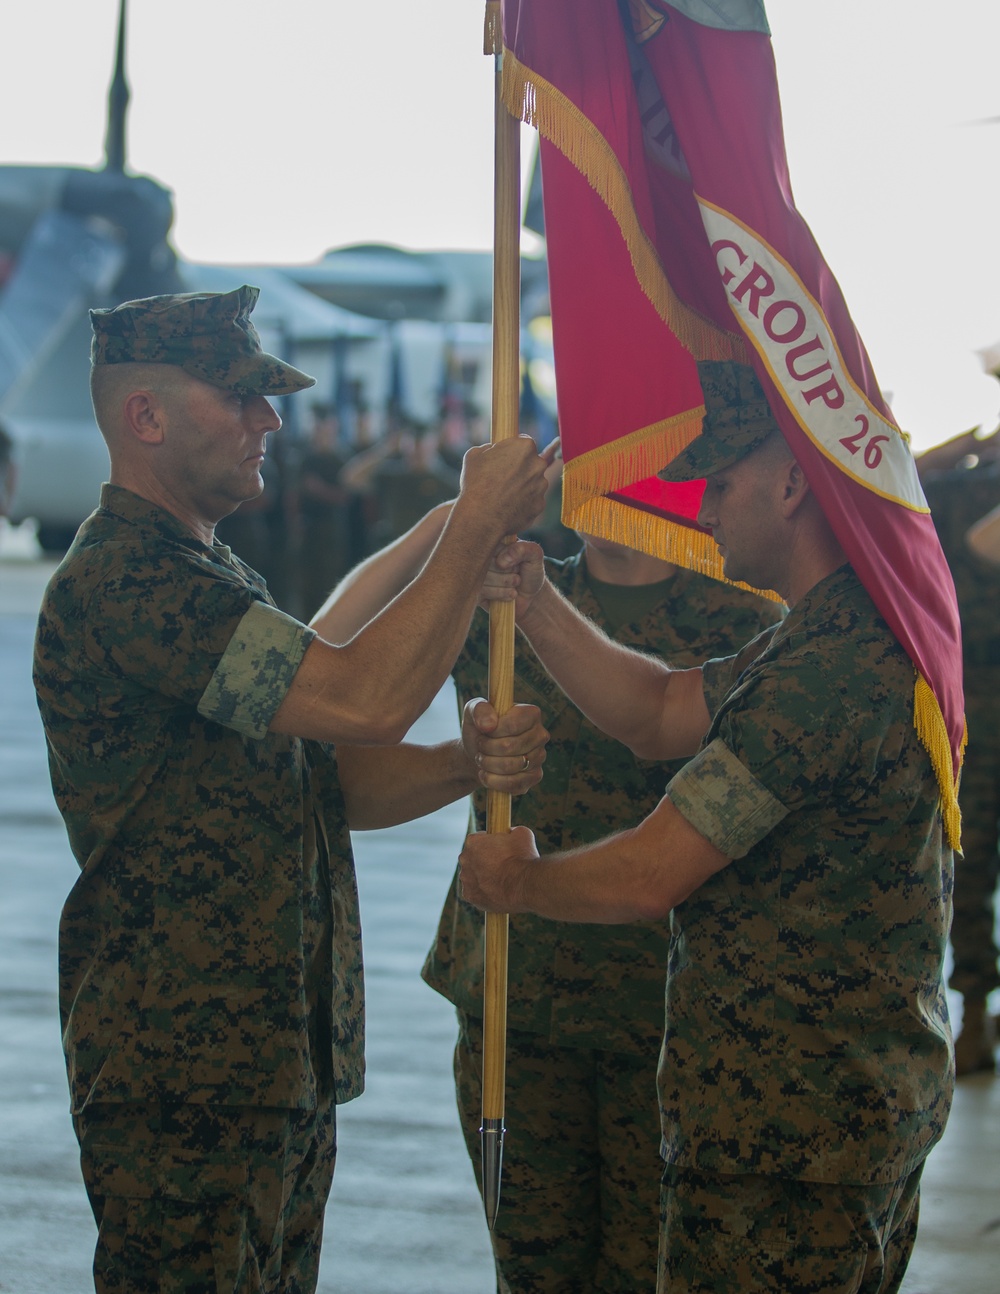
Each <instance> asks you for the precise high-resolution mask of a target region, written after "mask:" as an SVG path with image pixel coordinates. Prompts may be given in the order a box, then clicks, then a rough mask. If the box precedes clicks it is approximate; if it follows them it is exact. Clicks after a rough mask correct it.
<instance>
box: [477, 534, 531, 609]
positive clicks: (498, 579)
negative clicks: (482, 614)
mask: <svg viewBox="0 0 1000 1294" xmlns="http://www.w3.org/2000/svg"><path fill="white" fill-rule="evenodd" d="M544 585H545V553H544V552H543V550H542V547H541V545H540V544H535V543H532V542H531V541H530V540H527V539H517V540H515V541H514V542H513V543H509V544H501V545H500V547H499V548H498V549H497V551H496V555H495V556H494V558H493V564H492V565H491V566H490V569H489V571H488V572H487V574H486V580H485V582H484V583H483V591H482V593H481V594H480V601H481V602H482V603H483V604H484V605H486V604H488V603H490V602H511V601H515V603H516V605H515V608H514V614H515V617H516V619H517V620H518V622H520V621H522V620H523V619H524V617H525V614H526V613H527V611H528V607H529V606H530V604H531V601H532V599H533V598H534V597H535V596H536V595H537V594H538V593H540V592H541V590H542V588H543V586H544Z"/></svg>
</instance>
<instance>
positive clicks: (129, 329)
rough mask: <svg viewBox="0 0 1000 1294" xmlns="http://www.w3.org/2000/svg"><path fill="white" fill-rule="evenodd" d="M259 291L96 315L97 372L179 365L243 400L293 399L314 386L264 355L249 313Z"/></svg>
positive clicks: (128, 304)
mask: <svg viewBox="0 0 1000 1294" xmlns="http://www.w3.org/2000/svg"><path fill="white" fill-rule="evenodd" d="M259 295H260V289H259V288H254V287H250V286H248V285H247V284H244V285H243V287H241V288H235V289H234V290H233V291H232V292H186V293H181V294H176V295H172V296H159V297H143V298H142V299H140V300H138V301H124V302H123V303H122V304H121V305H118V306H115V307H114V308H113V309H110V310H91V312H90V322H91V325H92V327H93V329H94V340H93V343H92V345H91V350H90V361H91V363H92V364H93V365H95V366H96V365H98V364H174V365H176V366H177V367H178V368H182V369H183V370H184V372H185V373H190V374H191V376H192V377H197V378H201V380H202V381H203V382H210V383H211V384H212V385H213V386H219V387H222V388H223V389H224V390H227V391H236V392H237V393H238V394H240V395H291V393H292V392H293V391H301V390H303V389H304V388H305V387H307V386H313V385H315V382H316V379H315V378H314V377H309V375H308V374H307V373H302V372H300V371H299V370H298V369H297V368H293V367H292V365H291V364H286V363H285V361H284V360H282V359H278V357H277V356H276V355H269V354H268V353H267V352H266V351H265V350H263V349H262V348H261V344H260V338H259V337H258V335H257V329H256V328H255V327H254V326H253V324H252V323H251V322H250V311H251V310H252V309H253V308H254V306H255V305H256V304H257V297H258V296H259Z"/></svg>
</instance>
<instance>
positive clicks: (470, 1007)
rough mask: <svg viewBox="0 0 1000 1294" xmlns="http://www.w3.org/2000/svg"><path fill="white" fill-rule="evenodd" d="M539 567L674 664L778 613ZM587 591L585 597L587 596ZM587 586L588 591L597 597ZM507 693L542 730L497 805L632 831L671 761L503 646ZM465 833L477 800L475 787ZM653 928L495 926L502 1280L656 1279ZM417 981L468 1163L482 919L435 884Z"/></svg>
mask: <svg viewBox="0 0 1000 1294" xmlns="http://www.w3.org/2000/svg"><path fill="white" fill-rule="evenodd" d="M546 566H547V569H548V574H549V578H550V579H551V580H552V581H553V583H554V584H555V585H556V586H557V587H558V588H559V589H560V590H561V591H562V592H563V593H564V594H565V595H566V596H567V597H568V598H569V600H570V601H571V602H573V604H574V605H575V606H577V607H579V609H580V610H581V611H582V612H583V613H584V614H585V615H587V616H589V617H590V618H591V619H593V620H595V621H596V622H597V623H598V624H599V625H601V627H602V628H604V629H605V630H606V631H607V632H609V633H610V634H611V635H612V636H613V637H614V638H615V640H616V641H618V642H621V643H626V644H628V645H629V646H632V647H638V648H640V649H642V650H644V651H649V652H652V653H655V654H656V655H658V656H662V657H664V658H666V659H667V660H668V661H670V662H671V663H672V664H675V665H678V666H681V667H686V666H690V665H695V664H698V663H700V662H701V661H703V660H704V659H705V658H706V657H708V656H712V655H715V654H719V653H722V652H730V651H733V650H734V649H735V648H736V647H737V646H738V645H740V644H742V643H744V642H746V641H747V639H748V638H751V637H752V636H753V635H754V634H756V633H757V632H758V631H759V630H760V629H761V628H762V627H764V626H765V625H770V624H772V623H773V622H774V621H775V620H776V619H777V618H778V617H779V616H780V611H779V609H778V606H777V604H775V603H773V602H768V601H765V600H764V599H763V598H760V597H757V596H755V595H753V594H749V593H744V592H742V591H740V590H738V589H734V588H731V587H728V586H726V585H723V584H721V583H719V582H718V581H716V580H711V579H708V578H706V577H705V576H701V575H696V574H694V573H692V572H689V571H682V570H678V571H677V572H676V573H675V574H674V575H673V576H672V577H671V578H670V579H669V580H667V581H663V582H662V583H660V584H656V585H647V586H640V587H638V588H635V587H628V586H619V585H607V584H603V583H598V582H597V581H588V576H587V572H586V567H585V564H584V562H583V560H582V557H581V555H579V554H578V555H577V556H575V557H572V558H570V559H568V560H567V561H565V562H547V563H546ZM595 590H597V594H598V596H595ZM598 598H600V600H598ZM487 657H488V633H487V618H486V616H485V615H484V614H483V613H481V612H480V613H477V617H476V620H475V622H474V625H473V629H472V632H471V634H470V636H469V639H468V641H467V643H466V646H465V650H464V653H463V655H462V656H461V657H460V658H459V662H458V665H457V667H456V671H455V678H456V683H457V687H458V693H459V700H460V702H464V701H465V700H467V699H468V698H469V697H471V696H477V695H480V694H481V693H482V691H483V688H484V684H485V679H486V676H487ZM516 671H517V678H516V683H515V691H516V695H517V698H518V700H520V701H527V702H533V703H534V704H536V705H537V706H538V707H539V708H540V710H541V712H542V718H543V722H544V723H545V726H546V727H547V728H548V730H549V732H550V741H549V745H548V749H547V756H546V762H545V777H544V779H543V781H542V782H541V784H540V785H539V787H538V788H537V789H536V790H534V791H532V793H531V794H530V795H527V796H525V797H524V798H523V799H521V800H518V801H517V802H516V803H515V806H514V820H515V822H520V823H523V824H524V825H526V826H529V827H531V828H532V830H533V831H534V832H535V835H536V837H537V840H538V844H539V848H540V849H541V850H542V851H543V852H549V851H551V850H560V849H570V848H573V847H574V846H577V845H582V844H586V843H589V842H590V841H593V840H598V839H600V838H601V837H603V836H605V835H607V834H608V832H609V831H614V830H616V829H620V828H623V827H628V826H634V825H635V824H636V823H638V822H639V821H640V820H641V819H642V818H643V817H644V816H646V815H647V814H648V813H650V812H651V811H652V810H653V809H654V808H655V806H656V804H657V803H658V802H659V801H660V799H661V798H662V796H663V792H664V788H665V786H666V783H667V781H668V780H669V778H670V776H671V774H672V773H673V772H674V771H676V769H677V768H678V767H679V764H678V763H676V762H675V763H672V764H668V763H654V762H649V761H642V760H637V759H636V758H635V757H634V756H633V755H632V754H631V753H630V752H629V751H628V750H627V749H626V747H624V746H622V745H621V744H620V743H618V742H616V741H614V740H612V739H611V738H609V737H607V736H605V735H604V734H603V733H602V732H600V731H599V730H598V729H597V728H595V727H594V726H593V725H592V724H591V723H589V722H588V721H587V720H586V719H585V718H584V716H583V715H582V714H581V713H580V711H579V710H577V709H576V708H575V706H573V705H572V704H571V703H570V702H569V701H568V700H567V699H566V697H565V696H564V695H563V694H562V692H560V690H559V689H558V687H557V686H556V685H555V684H554V683H553V682H552V680H551V679H550V678H549V676H548V675H547V674H546V672H545V670H544V669H543V668H542V666H541V665H540V664H539V662H538V660H537V658H536V657H535V656H534V654H533V653H532V652H531V649H530V648H529V647H528V646H527V645H526V644H524V643H520V644H519V651H518V657H517V662H516ZM475 807H476V815H477V819H478V823H479V826H480V828H482V827H483V825H484V822H485V794H483V793H479V794H477V796H476V805H475ZM667 942H668V941H667V932H666V929H665V927H663V926H661V925H658V924H649V925H633V926H619V927H614V926H605V925H584V926H581V925H571V924H568V923H563V922H551V921H545V920H542V919H541V918H539V917H533V916H522V915H518V916H513V917H511V920H510V963H509V986H510V987H509V997H508V1048H507V1075H506V1080H507V1081H506V1108H507V1122H508V1124H509V1130H508V1132H507V1136H506V1139H505V1142H504V1181H503V1199H502V1201H501V1205H500V1213H499V1217H498V1219H497V1223H496V1228H495V1230H494V1231H493V1235H492V1239H493V1246H494V1251H495V1254H496V1258H497V1267H498V1279H499V1286H500V1288H501V1289H502V1290H504V1291H515V1292H516V1294H530V1292H531V1291H546V1294H555V1292H556V1291H566V1292H567V1294H569V1292H570V1291H572V1294H586V1292H587V1291H607V1292H610V1291H622V1292H623V1294H624V1292H625V1291H629V1292H630V1294H635V1292H637V1291H641V1290H650V1291H651V1290H652V1289H653V1286H654V1284H655V1278H656V1228H657V1182H658V1178H659V1167H658V1161H657V1142H658V1137H659V1129H658V1124H657V1116H656V1094H655V1084H654V1077H655V1074H654V1070H655V1065H654V1057H655V1055H656V1054H657V1052H658V1050H659V1046H660V1041H661V1038H662V1035H663V982H664V975H665V968H666V958H667ZM423 973H424V978H425V979H426V980H427V982H428V983H429V984H430V985H431V986H432V987H433V988H435V989H437V990H438V991H439V992H440V993H443V994H444V996H445V997H447V998H448V999H449V1000H450V1001H452V1002H454V1003H455V1005H456V1006H457V1007H458V1012H459V1026H460V1035H459V1041H458V1045H457V1048H456V1052H455V1070H456V1087H457V1094H458V1103H459V1112H460V1115H461V1120H462V1127H463V1131H464V1133H465V1137H466V1142H467V1145H468V1148H469V1154H470V1156H471V1157H472V1160H473V1163H474V1164H476V1165H477V1168H478V1164H479V1158H480V1153H479V1131H478V1130H479V1125H480V1115H481V1102H482V1090H481V1058H482V1013H483V917H482V913H480V912H479V911H477V910H476V909H475V908H472V907H470V906H469V905H468V904H465V903H463V902H462V901H461V900H459V899H458V898H457V897H456V893H455V886H454V884H453V885H452V889H451V891H450V892H449V895H448V899H447V901H446V903H445V907H444V911H443V913H442V916H441V923H440V928H439V931H438V938H437V942H436V944H435V946H434V948H433V949H432V950H431V952H430V954H429V956H428V959H427V963H426V965H425V967H424V972H423Z"/></svg>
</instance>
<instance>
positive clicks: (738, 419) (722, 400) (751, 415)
mask: <svg viewBox="0 0 1000 1294" xmlns="http://www.w3.org/2000/svg"><path fill="white" fill-rule="evenodd" d="M698 378H699V381H700V382H701V389H702V391H703V393H704V396H705V417H704V419H703V421H702V424H701V432H700V434H699V435H697V436H696V437H695V438H694V440H692V441H691V443H690V445H688V446H687V447H686V448H685V449H683V450H681V452H680V453H679V454H678V455H677V457H676V458H674V459H673V460H672V461H671V462H670V463H668V464H667V466H666V467H665V468H663V470H662V471H661V472H659V473H658V475H659V476H660V477H661V478H662V479H663V480H664V481H700V480H702V478H704V477H706V476H711V474H712V473H713V472H721V471H722V469H723V468H725V467H731V466H732V465H733V463H737V462H739V460H740V459H741V458H743V457H745V455H747V454H749V453H750V452H751V450H754V449H757V448H758V447H759V446H760V445H762V444H763V443H764V441H765V440H767V438H768V436H770V435H771V433H772V432H775V431H777V432H779V433H780V428H779V427H778V423H777V421H776V420H775V417H774V414H773V413H772V412H771V406H770V405H769V404H768V402H767V397H766V396H765V395H764V391H763V388H762V387H761V385H760V382H759V381H758V380H757V374H756V373H755V372H754V371H753V369H752V368H751V367H750V366H749V364H736V363H734V362H733V361H732V360H702V361H700V362H699V364H698Z"/></svg>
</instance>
